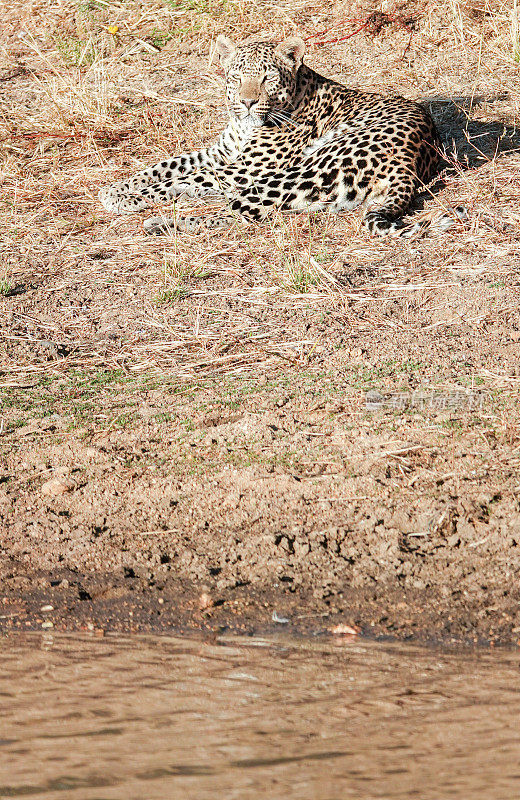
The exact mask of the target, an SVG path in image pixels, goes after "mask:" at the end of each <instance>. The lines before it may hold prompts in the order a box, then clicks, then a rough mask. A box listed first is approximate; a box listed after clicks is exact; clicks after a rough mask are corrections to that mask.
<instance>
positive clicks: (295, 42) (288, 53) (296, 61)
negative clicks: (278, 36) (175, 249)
mask: <svg viewBox="0 0 520 800" xmlns="http://www.w3.org/2000/svg"><path fill="white" fill-rule="evenodd" d="M274 52H275V54H276V55H277V56H280V58H282V59H283V60H284V61H288V62H289V63H290V64H291V66H292V67H296V68H298V67H299V66H300V64H301V63H302V59H303V54H304V53H305V42H304V41H303V39H300V37H299V36H289V38H288V39H284V40H283V42H280V44H279V45H278V47H277V48H276V49H275V51H274Z"/></svg>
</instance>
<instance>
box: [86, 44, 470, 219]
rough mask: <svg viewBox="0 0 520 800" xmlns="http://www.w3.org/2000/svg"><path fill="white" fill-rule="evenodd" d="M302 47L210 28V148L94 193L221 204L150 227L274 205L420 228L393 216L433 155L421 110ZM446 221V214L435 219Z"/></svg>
mask: <svg viewBox="0 0 520 800" xmlns="http://www.w3.org/2000/svg"><path fill="white" fill-rule="evenodd" d="M304 49H305V46H304V43H303V41H302V40H301V39H299V38H298V37H292V38H289V39H286V40H284V41H283V42H282V43H281V44H279V45H274V44H270V43H268V42H256V43H254V44H246V45H243V46H240V47H238V46H237V45H235V44H234V43H233V42H232V41H231V40H230V39H229V38H227V37H226V36H219V37H218V39H217V50H218V53H219V55H220V59H221V62H222V65H223V67H224V71H225V74H226V96H227V105H228V110H229V116H230V121H229V124H228V125H227V127H226V128H225V129H224V131H223V132H222V133H221V134H220V136H219V137H218V139H217V140H216V142H215V143H214V144H213V145H211V146H210V147H208V148H206V149H203V150H196V151H193V152H191V153H185V154H183V155H180V156H176V157H175V158H172V159H167V160H165V161H162V162H161V163H159V164H156V165H154V166H152V167H149V168H148V169H146V170H144V171H143V172H140V173H138V174H137V175H135V176H134V177H132V178H129V179H128V180H126V181H122V182H121V183H116V184H113V185H112V186H110V187H108V188H107V189H104V190H102V191H101V193H100V200H101V202H102V203H103V205H104V206H105V208H107V209H108V210H109V211H116V212H132V211H139V210H141V209H143V208H146V207H148V206H149V205H151V204H154V203H163V202H168V201H171V200H173V199H175V198H177V197H180V196H182V195H186V196H188V197H206V198H208V199H224V200H225V201H227V205H228V208H229V211H230V213H229V214H227V215H217V216H210V217H205V218H198V217H183V218H179V219H177V220H176V221H175V220H170V219H164V218H163V217H156V218H152V219H150V220H147V221H146V222H145V229H146V230H148V231H149V232H151V233H152V232H164V231H165V230H168V229H169V228H171V227H173V226H176V227H177V228H178V229H181V230H182V229H184V230H188V231H194V230H196V229H197V228H198V227H199V226H200V225H205V226H206V227H209V228H219V227H222V226H226V225H229V224H230V222H231V221H232V220H233V218H236V217H239V218H240V217H241V218H242V219H244V220H246V221H250V220H256V221H260V220H263V219H265V217H266V216H267V215H268V214H269V212H270V211H271V210H272V209H274V208H279V209H289V210H293V211H301V210H309V211H316V210H330V211H334V212H340V211H345V210H349V209H352V208H355V207H356V206H359V205H363V207H364V209H365V215H364V224H365V225H366V227H367V228H368V230H369V231H370V233H372V234H374V235H386V234H393V233H404V234H405V235H406V234H407V233H408V234H409V233H413V232H415V230H417V229H418V227H419V226H417V225H416V226H411V227H410V226H408V228H406V226H405V224H404V222H403V220H402V217H403V215H404V214H405V213H406V212H407V211H408V209H409V207H410V203H411V201H412V199H413V197H414V195H415V194H416V193H417V192H418V191H419V190H420V189H421V187H423V186H424V185H425V184H427V183H428V182H429V181H431V179H432V178H433V176H434V175H435V174H436V171H437V169H438V163H439V147H440V143H439V138H438V135H437V131H436V130H435V125H434V123H433V120H432V118H431V116H430V114H429V113H428V111H427V110H426V109H425V108H424V107H423V106H422V105H419V104H418V103H414V102H412V101H411V100H405V99H404V98H402V97H390V98H387V97H382V96H380V95H377V94H371V93H368V92H359V91H355V90H353V89H348V88H346V87H345V86H342V85H340V84H338V83H336V82H334V81H332V80H329V79H328V78H325V77H323V76H322V75H319V74H318V73H317V72H315V71H314V70H312V69H310V67H308V66H307V65H305V64H304V63H303V61H302V59H303V54H304ZM457 215H458V216H459V217H460V216H462V215H461V214H460V213H459V212H455V216H457ZM450 224H451V220H450V219H448V218H445V219H444V221H440V224H439V227H441V228H444V229H446V227H449V225H450Z"/></svg>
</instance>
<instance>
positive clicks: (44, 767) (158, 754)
mask: <svg viewBox="0 0 520 800" xmlns="http://www.w3.org/2000/svg"><path fill="white" fill-rule="evenodd" d="M518 666H519V658H518V655H517V654H513V653H489V652H484V653H479V654H478V655H474V654H473V655H471V654H470V655H468V654H462V655H461V654H453V653H445V652H439V651H436V650H424V649H420V648H416V647H410V646H405V645H381V644H367V643H359V642H355V643H352V642H337V643H334V642H309V641H304V642H301V641H294V640H285V639H273V640H270V641H266V640H260V639H247V640H243V639H236V638H235V639H232V638H227V639H226V638H223V639H218V640H213V641H211V642H205V641H202V640H201V641H195V640H185V639H173V638H164V637H161V638H155V637H138V638H126V639H122V638H115V637H114V638H112V637H108V638H106V639H92V638H87V637H80V636H54V637H51V636H49V635H44V636H43V637H42V636H41V635H38V634H34V635H29V636H24V637H19V636H16V635H13V636H9V637H7V638H5V639H4V640H3V647H2V650H1V652H0V707H1V711H0V713H1V719H2V723H1V728H0V798H10V797H30V798H35V799H36V800H38V798H45V799H46V800H50V798H66V799H67V800H69V799H70V800H116V799H117V800H123V799H124V800H176V799H177V798H179V800H181V798H182V800H206V798H207V800H210V798H211V800H232V799H233V798H236V799H237V800H238V799H239V800H265V798H269V800H271V799H272V800H278V799H280V800H282V798H283V799H284V800H347V799H348V798H356V800H361V799H363V798H366V799H367V800H368V798H370V800H372V799H373V798H384V799H385V800H388V799H389V798H399V800H402V799H403V798H418V799H419V800H430V799H431V800H447V798H449V800H455V799H456V798H461V799H462V798H464V800H469V798H472V799H474V800H477V799H478V800H506V799H507V800H512V798H515V797H519V796H520V733H519V731H520V724H519V720H520V691H519V681H518V678H519V670H518Z"/></svg>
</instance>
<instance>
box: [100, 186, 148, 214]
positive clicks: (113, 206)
mask: <svg viewBox="0 0 520 800" xmlns="http://www.w3.org/2000/svg"><path fill="white" fill-rule="evenodd" d="M98 198H99V200H100V201H101V203H102V204H103V205H104V207H105V208H106V210H107V211H113V212H115V213H117V214H131V213H132V211H142V210H143V209H144V208H148V206H149V205H150V203H149V201H148V200H146V198H144V197H139V196H138V195H132V194H128V189H126V191H125V188H124V184H121V183H113V184H112V186H105V188H104V189H101V191H100V192H99V194H98Z"/></svg>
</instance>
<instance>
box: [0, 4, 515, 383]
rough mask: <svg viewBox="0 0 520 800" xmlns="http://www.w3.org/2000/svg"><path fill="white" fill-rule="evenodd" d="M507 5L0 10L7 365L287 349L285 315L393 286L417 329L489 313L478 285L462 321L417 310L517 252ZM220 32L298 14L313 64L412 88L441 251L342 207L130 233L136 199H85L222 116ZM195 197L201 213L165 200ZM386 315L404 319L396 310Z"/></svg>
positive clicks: (300, 348)
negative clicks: (435, 153)
mask: <svg viewBox="0 0 520 800" xmlns="http://www.w3.org/2000/svg"><path fill="white" fill-rule="evenodd" d="M512 2H513V4H511V3H506V2H496V3H493V4H491V2H490V0H482V2H480V0H475V2H474V3H459V2H456V0H449V3H448V4H447V5H445V6H442V7H440V8H439V7H437V6H433V5H432V6H430V5H424V6H422V5H418V6H414V7H413V8H411V10H410V15H409V16H407V17H406V21H405V23H404V22H403V19H404V18H403V17H402V15H399V14H397V12H396V11H395V9H394V10H392V9H389V10H387V13H386V19H385V20H384V22H385V24H384V25H381V26H380V27H379V28H378V29H377V30H376V29H374V28H373V26H372V27H370V26H369V25H368V24H365V23H366V22H367V20H368V19H369V16H370V14H371V13H372V12H373V9H368V8H364V9H361V10H360V11H359V13H358V12H356V15H354V13H353V14H352V16H350V17H347V16H345V14H344V13H341V14H338V16H336V17H334V15H331V12H330V7H329V6H328V5H326V4H323V3H312V4H311V5H310V6H309V5H308V4H306V5H302V4H298V3H292V2H291V3H288V4H285V5H284V6H283V8H282V7H273V6H270V5H268V4H267V3H256V2H252V1H251V0H237V1H236V2H234V3H232V2H229V3H228V2H226V3H220V2H216V0H178V2H177V0H172V2H171V3H164V2H160V0H145V2H140V3H137V2H133V0H131V1H130V2H125V3H110V4H97V3H90V2H86V3H84V4H79V5H78V4H76V3H72V2H68V3H63V4H60V5H59V6H57V5H52V6H51V5H50V4H49V3H48V2H47V0H39V2H37V3H35V4H31V14H30V15H29V14H28V12H27V10H26V9H25V8H24V6H23V5H18V6H10V7H9V8H7V7H4V9H3V10H2V12H1V14H2V20H1V22H2V24H3V25H4V29H5V30H6V31H7V32H8V36H7V37H6V43H5V44H4V45H3V52H2V55H1V58H0V67H1V69H2V70H3V71H2V72H0V79H1V80H2V82H3V86H4V89H5V90H4V91H3V92H2V94H1V99H0V132H1V143H2V152H3V157H2V163H1V167H0V170H1V178H2V184H3V187H4V193H3V200H2V205H1V212H0V213H1V219H0V224H1V226H2V230H3V231H4V234H3V242H2V256H3V265H4V266H3V268H2V270H3V271H2V274H1V275H0V279H1V281H2V282H3V283H2V285H5V286H10V287H11V288H16V286H18V285H19V286H20V287H22V289H23V291H22V289H21V290H20V291H21V294H18V295H16V294H14V295H13V294H12V292H11V289H10V290H9V292H4V298H3V299H2V300H1V301H0V302H1V305H0V314H1V316H2V320H3V321H2V323H1V324H3V330H4V349H3V355H2V360H1V362H0V370H1V371H2V372H3V374H4V376H6V375H7V376H9V379H11V378H12V377H13V376H14V377H15V379H19V380H20V381H22V382H23V381H24V380H26V379H28V378H31V376H32V377H34V376H35V375H38V374H41V373H49V372H50V373H51V374H58V373H59V372H62V371H64V370H69V369H72V368H74V369H76V368H84V367H89V366H90V367H93V368H94V367H95V368H101V367H110V366H119V367H121V366H123V367H124V368H125V369H128V370H129V371H142V370H156V371H160V372H165V371H167V372H169V373H171V374H176V375H178V376H179V378H184V377H193V376H194V375H206V374H211V373H215V372H216V373H217V374H228V373H230V372H233V371H234V372H242V371H244V370H254V369H256V370H258V369H269V368H272V367H274V366H276V364H279V363H283V361H284V360H285V359H289V360H296V361H298V362H299V363H300V362H301V363H304V362H306V360H308V358H310V357H312V354H315V353H316V340H315V339H312V337H306V336H295V335H292V332H291V331H290V330H289V327H288V326H287V324H284V322H283V320H284V318H288V317H289V318H290V316H291V314H293V313H296V314H298V313H300V311H302V310H304V309H309V308H310V309H312V310H313V312H315V313H316V314H321V313H322V312H325V311H331V312H333V313H334V314H336V315H343V316H344V318H345V320H346V325H348V329H349V330H357V331H363V330H370V329H375V328H377V326H378V325H381V324H385V325H387V324H389V321H388V318H387V317H386V316H385V313H384V309H385V308H387V306H388V305H389V304H392V303H394V302H395V301H396V300H399V302H401V303H404V304H406V303H407V302H408V300H410V302H412V301H413V303H414V304H415V306H417V304H418V306H419V307H420V308H422V309H430V310H431V315H430V316H431V319H430V322H429V323H427V324H431V325H435V326H437V325H453V324H456V323H455V322H454V320H456V319H459V320H464V319H469V320H477V319H479V318H482V314H484V315H485V314H487V313H490V312H489V310H488V307H487V305H486V303H487V300H486V298H485V293H484V295H482V294H481V295H480V300H478V302H477V303H476V305H477V306H478V304H479V303H480V304H481V305H482V308H481V310H480V311H479V309H478V308H476V307H475V300H474V299H473V300H471V302H470V301H469V300H468V302H467V307H466V306H465V305H464V302H465V301H464V302H463V301H460V298H459V303H461V305H460V307H459V310H458V312H457V313H458V314H459V316H458V317H457V316H456V315H455V314H453V313H452V310H451V309H450V308H449V302H448V303H447V306H446V313H445V314H444V316H442V313H440V312H439V311H436V310H435V309H436V306H442V305H443V302H444V300H443V298H445V296H447V294H449V292H450V291H451V288H450V287H453V286H454V285H457V286H459V285H460V281H461V280H463V276H465V277H467V276H473V277H475V278H477V277H478V276H482V275H486V276H489V274H491V273H492V274H493V275H495V276H497V280H503V279H504V278H506V277H507V276H510V275H511V272H512V271H513V270H514V269H515V268H516V267H515V265H516V263H517V260H518V227H519V223H520V217H519V212H518V207H519V202H518V201H519V199H520V198H519V194H520V189H519V183H518V168H519V166H520V158H519V155H518V147H519V142H520V139H519V137H518V134H517V132H516V131H517V129H516V125H517V120H518V111H519V108H518V97H519V96H520V92H519V91H518V90H519V88H520V79H519V73H518V57H517V56H518V54H517V49H516V48H517V42H518V7H517V5H516V0H512ZM223 30H226V31H227V32H228V33H230V34H231V35H232V36H235V37H236V38H237V39H239V40H244V39H247V38H248V37H251V38H276V37H281V36H283V35H287V34H289V33H291V32H293V31H298V32H299V33H300V34H302V35H303V36H304V37H305V39H306V40H307V43H308V49H309V55H308V59H309V60H310V61H311V62H312V63H313V65H315V66H317V67H318V68H319V69H321V70H322V71H323V72H325V73H327V74H329V75H331V76H333V77H336V78H339V79H340V80H343V81H345V82H348V83H350V84H352V85H362V86H363V87H364V88H371V89H374V90H376V91H377V90H379V91H382V92H384V93H389V92H395V91H399V92H402V93H403V94H405V95H408V96H415V97H418V98H422V99H425V100H426V101H428V102H430V103H431V105H432V110H433V113H434V114H435V115H436V118H437V119H438V122H439V125H440V128H441V131H442V133H443V137H444V142H445V145H446V148H447V152H448V154H449V159H450V160H451V170H450V171H449V172H448V174H447V177H446V179H445V184H444V188H442V189H441V190H440V191H437V190H436V191H434V192H430V193H429V194H428V193H427V194H426V195H425V203H426V213H428V214H429V213H434V212H435V210H436V209H438V208H445V207H449V206H453V205H465V206H467V207H468V208H469V210H470V222H469V224H468V225H467V226H466V227H465V228H463V227H462V226H459V227H456V228H454V229H453V231H451V232H449V233H448V234H446V235H445V236H444V237H443V239H442V246H441V244H440V240H439V239H423V240H418V241H412V242H403V241H394V240H384V241H381V240H378V241H375V240H370V239H369V238H367V236H366V234H365V232H364V231H363V230H362V229H361V226H360V215H359V214H349V215H344V216H341V217H333V216H330V215H322V216H320V217H314V216H312V217H309V215H305V214H301V215H297V216H294V217H291V216H285V215H277V216H275V217H274V218H273V219H271V220H270V221H269V222H267V223H266V224H265V225H263V226H260V227H256V226H251V227H250V228H248V229H247V230H244V229H242V228H240V227H238V226H236V227H233V228H232V229H231V230H229V231H227V232H224V233H218V234H217V233H215V234H212V233H204V234H202V235H200V236H199V237H193V236H188V235H182V236H181V235H176V236H172V237H159V238H150V237H146V236H144V235H143V234H142V232H141V230H140V217H139V215H134V216H130V217H127V218H117V219H113V218H111V217H110V216H109V215H108V214H106V213H105V212H104V210H103V209H102V208H101V206H100V205H99V203H98V201H97V200H96V196H97V190H98V188H99V187H100V186H101V185H103V184H106V183H110V182H111V181H112V180H115V179H117V178H119V177H122V176H124V175H127V174H130V173H132V172H134V171H136V170H137V169H139V168H140V167H142V166H143V165H145V164H147V163H151V162H153V161H154V160H156V159H159V158H162V157H163V156H164V155H166V154H168V153H171V152H175V151H180V150H183V149H186V148H192V147H196V146H199V145H200V143H204V142H207V141H208V140H210V139H211V138H212V137H213V136H214V135H215V134H216V133H217V131H218V130H219V129H220V128H221V127H222V125H223V123H224V119H225V113H224V111H223V108H222V106H221V103H220V98H219V95H220V93H221V82H222V81H221V76H219V72H218V68H217V66H216V65H215V64H213V65H211V64H210V62H211V61H212V58H213V41H214V37H215V35H216V33H217V32H220V31H223ZM351 34H352V35H351ZM320 42H327V44H326V45H324V46H322V45H321V44H320ZM13 65H14V66H13ZM197 208H198V210H199V211H202V212H203V213H212V211H211V209H205V208H201V207H200V206H197V205H196V204H195V205H194V206H189V205H186V207H185V209H184V208H183V211H184V210H186V211H188V212H189V211H191V210H194V209H195V210H196V209H197ZM31 286H34V287H35V288H34V289H31V290H30V291H29V294H28V295H27V291H28V287H31ZM31 292H32V294H31ZM7 295H10V296H7ZM450 302H451V301H450ZM501 302H502V301H501ZM507 302H508V301H504V304H503V305H504V307H506V306H507ZM499 307H501V306H500V303H499V304H495V309H497V308H499ZM439 313H440V317H439ZM479 315H480V316H479ZM392 324H395V325H396V330H403V329H406V328H407V326H408V328H410V327H412V328H413V325H414V319H413V316H406V314H405V315H404V316H403V317H402V318H401V319H400V320H399V321H396V322H395V323H392ZM42 339H45V340H53V341H57V342H59V343H60V348H61V349H60V350H59V351H58V353H61V355H59V357H58V358H56V359H54V360H52V361H49V360H48V358H46V357H45V356H42V353H41V350H40V349H39V345H38V343H39V342H40V341H41V340H42Z"/></svg>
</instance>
